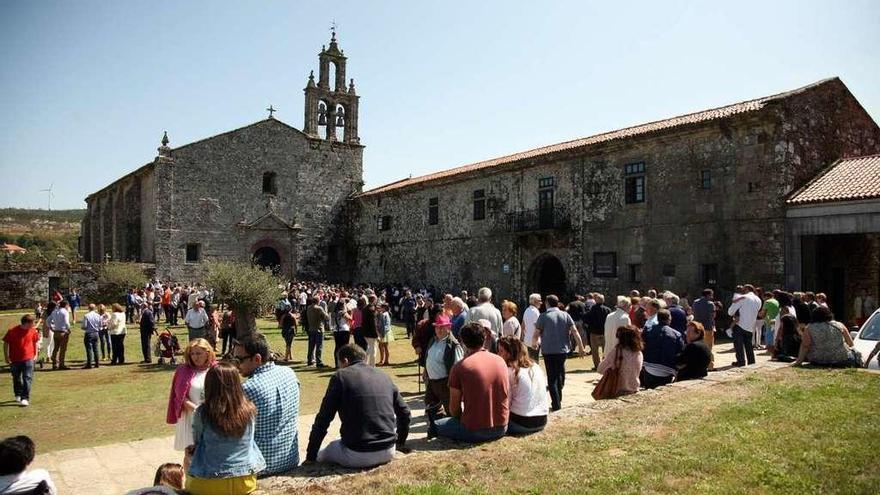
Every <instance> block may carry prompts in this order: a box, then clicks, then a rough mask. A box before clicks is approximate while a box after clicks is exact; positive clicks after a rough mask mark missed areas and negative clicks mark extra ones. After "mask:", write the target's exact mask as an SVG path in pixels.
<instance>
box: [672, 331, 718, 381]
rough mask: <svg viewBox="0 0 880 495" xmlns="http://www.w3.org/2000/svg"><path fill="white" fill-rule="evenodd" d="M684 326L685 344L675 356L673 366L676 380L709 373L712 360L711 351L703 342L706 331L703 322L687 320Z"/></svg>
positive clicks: (692, 378) (701, 376) (694, 377)
mask: <svg viewBox="0 0 880 495" xmlns="http://www.w3.org/2000/svg"><path fill="white" fill-rule="evenodd" d="M686 328H687V330H686V331H685V335H686V337H687V345H686V346H684V349H683V350H682V351H681V353H680V354H679V355H678V357H676V358H675V366H676V367H677V368H678V373H677V374H676V375H675V381H677V382H680V381H682V380H694V379H697V378H703V377H705V376H706V375H707V374H709V363H710V362H712V351H710V350H709V346H707V345H706V343H705V342H703V336H704V335H705V333H706V330H705V329H704V328H703V324H702V323H700V322H698V321H689V322H687V327H686Z"/></svg>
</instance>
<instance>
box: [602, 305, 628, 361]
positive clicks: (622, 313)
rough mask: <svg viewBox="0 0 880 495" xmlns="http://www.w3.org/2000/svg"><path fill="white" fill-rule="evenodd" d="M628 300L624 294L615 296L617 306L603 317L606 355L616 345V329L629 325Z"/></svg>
mask: <svg viewBox="0 0 880 495" xmlns="http://www.w3.org/2000/svg"><path fill="white" fill-rule="evenodd" d="M630 306H631V303H630V300H629V298H628V297H626V296H617V308H616V309H615V310H614V311H612V312H611V313H609V314H608V316H606V317H605V349H606V350H605V355H606V356H607V355H608V353H609V352H611V350H612V349H614V346H616V345H617V329H618V328H620V327H625V326H629V325H630V323H631V322H630V319H629V307H630Z"/></svg>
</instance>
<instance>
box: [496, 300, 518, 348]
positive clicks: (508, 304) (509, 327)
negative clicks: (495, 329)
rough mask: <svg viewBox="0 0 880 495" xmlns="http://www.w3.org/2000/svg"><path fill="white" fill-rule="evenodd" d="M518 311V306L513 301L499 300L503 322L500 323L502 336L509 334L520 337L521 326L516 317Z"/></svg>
mask: <svg viewBox="0 0 880 495" xmlns="http://www.w3.org/2000/svg"><path fill="white" fill-rule="evenodd" d="M518 312H519V308H517V307H516V303H515V302H513V301H508V300H507V299H505V300H504V301H502V302H501V318H502V320H504V323H502V324H501V336H502V337H508V336H509V337H516V338H518V339H522V327H521V326H520V324H519V320H518V319H517V318H516V315H517V313H518Z"/></svg>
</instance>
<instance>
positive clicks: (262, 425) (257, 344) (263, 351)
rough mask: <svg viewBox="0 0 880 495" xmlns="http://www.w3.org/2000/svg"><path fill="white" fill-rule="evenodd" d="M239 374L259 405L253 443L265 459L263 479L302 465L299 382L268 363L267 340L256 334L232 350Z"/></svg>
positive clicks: (246, 391) (285, 369)
mask: <svg viewBox="0 0 880 495" xmlns="http://www.w3.org/2000/svg"><path fill="white" fill-rule="evenodd" d="M232 353H233V356H234V357H235V361H236V363H237V365H238V371H239V372H240V373H241V374H242V376H245V377H247V378H248V380H247V381H246V382H244V385H242V388H243V389H244V394H245V395H246V396H247V398H248V399H249V400H250V401H251V402H253V403H254V405H255V406H257V424H256V428H255V429H254V440H255V441H256V442H257V447H259V448H260V452H262V454H263V457H264V458H265V459H266V469H265V470H264V471H262V472H260V476H269V475H273V474H281V473H285V472H287V471H290V470H291V469H293V468H295V467H296V466H297V465H298V464H299V439H298V434H297V424H298V423H297V417H298V416H299V380H298V379H297V377H296V373H295V372H294V371H293V370H292V369H290V368H288V367H286V366H276V365H275V363H274V362H272V361H270V360H269V355H270V351H269V344H268V343H267V342H266V337H264V336H263V335H261V334H259V333H254V334H252V335H249V336H247V337H244V338H243V339H241V340H239V341H237V342H236V343H235V346H234V347H233V350H232Z"/></svg>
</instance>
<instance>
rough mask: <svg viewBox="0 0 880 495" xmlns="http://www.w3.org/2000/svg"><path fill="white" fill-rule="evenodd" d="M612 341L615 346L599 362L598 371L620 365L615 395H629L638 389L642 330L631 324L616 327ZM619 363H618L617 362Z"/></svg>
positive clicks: (602, 372)
mask: <svg viewBox="0 0 880 495" xmlns="http://www.w3.org/2000/svg"><path fill="white" fill-rule="evenodd" d="M612 341H613V342H616V344H615V347H611V351H609V352H608V354H606V355H605V359H603V360H602V362H601V363H599V369H598V371H599V373H600V374H602V375H604V374H605V372H606V371H609V370H612V369H615V368H617V367H618V366H619V367H620V371H619V373H618V379H617V395H629V394H634V393H636V392H638V391H639V385H640V383H639V374H640V373H641V371H642V364H643V357H642V349H643V348H644V346H645V344H644V343H643V342H642V332H641V331H640V330H639V329H638V328H637V327H635V326H633V325H626V326H621V327H618V328H617V332H616V333H615V334H614V338H613V339H612ZM618 363H619V364H618Z"/></svg>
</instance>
